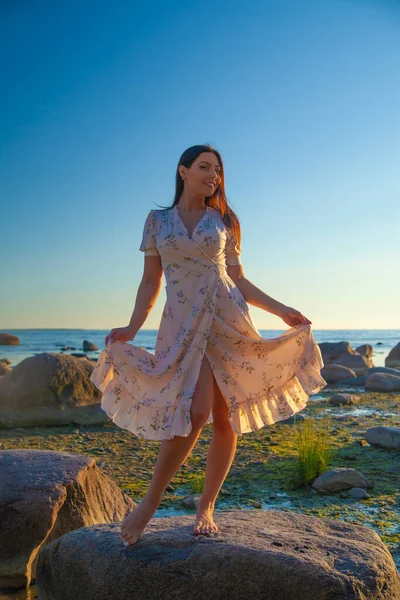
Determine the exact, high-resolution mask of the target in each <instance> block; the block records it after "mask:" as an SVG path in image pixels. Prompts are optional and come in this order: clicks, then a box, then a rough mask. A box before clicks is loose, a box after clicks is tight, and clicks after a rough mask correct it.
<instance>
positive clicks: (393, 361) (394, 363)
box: [385, 342, 400, 367]
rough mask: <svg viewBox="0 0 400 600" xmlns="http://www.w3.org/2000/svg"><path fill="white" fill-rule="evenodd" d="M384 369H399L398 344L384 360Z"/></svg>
mask: <svg viewBox="0 0 400 600" xmlns="http://www.w3.org/2000/svg"><path fill="white" fill-rule="evenodd" d="M385 367H400V342H399V343H398V344H397V346H395V347H394V348H392V349H391V351H390V352H389V354H388V355H387V357H386V358H385Z"/></svg>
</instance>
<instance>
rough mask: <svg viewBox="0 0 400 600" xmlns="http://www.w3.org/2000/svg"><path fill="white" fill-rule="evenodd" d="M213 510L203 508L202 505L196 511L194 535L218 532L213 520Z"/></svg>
mask: <svg viewBox="0 0 400 600" xmlns="http://www.w3.org/2000/svg"><path fill="white" fill-rule="evenodd" d="M213 511H214V509H213V508H209V507H208V508H201V507H200V505H199V506H198V508H197V511H196V523H195V526H194V529H193V533H194V535H199V534H203V535H204V534H207V533H213V532H216V531H219V530H218V527H217V525H216V524H215V523H214V519H213Z"/></svg>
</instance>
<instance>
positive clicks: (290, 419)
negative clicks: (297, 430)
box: [276, 413, 306, 425]
mask: <svg viewBox="0 0 400 600" xmlns="http://www.w3.org/2000/svg"><path fill="white" fill-rule="evenodd" d="M305 418H306V417H305V416H304V415H301V414H300V413H295V414H294V415H291V416H290V417H288V418H287V419H285V420H283V421H277V422H276V424H277V425H279V423H282V425H293V424H294V423H299V422H300V421H304V420H305Z"/></svg>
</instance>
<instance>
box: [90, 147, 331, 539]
mask: <svg viewBox="0 0 400 600" xmlns="http://www.w3.org/2000/svg"><path fill="white" fill-rule="evenodd" d="M240 239H241V235H240V225H239V221H238V219H237V217H236V215H235V213H234V212H233V211H232V209H230V207H229V206H228V203H227V200H226V196H225V192H224V171H223V163H222V159H221V156H220V154H219V153H218V152H217V151H216V150H215V149H214V148H212V147H211V146H208V145H196V146H192V147H190V148H188V149H187V150H186V151H185V152H184V153H183V154H182V156H181V157H180V159H179V162H178V167H177V172H176V193H175V198H174V202H173V205H172V206H171V207H169V208H166V209H161V210H151V211H150V212H149V214H148V216H147V219H146V222H145V225H144V229H143V238H142V243H141V245H140V250H141V251H143V252H144V253H145V261H144V262H145V264H144V274H143V278H142V281H141V283H140V286H139V290H138V294H137V299H136V304H135V308H134V311H133V314H132V317H131V320H130V323H129V325H128V326H127V327H121V328H115V329H112V330H111V332H110V333H109V334H108V335H107V337H106V338H105V343H106V348H105V349H104V350H103V351H102V352H101V353H100V356H99V360H98V362H97V364H96V367H95V368H94V370H93V372H92V375H91V380H92V381H93V383H95V385H96V386H97V387H98V388H99V389H100V390H101V391H102V392H103V397H102V403H101V407H102V409H103V410H104V411H105V412H107V414H108V415H109V416H110V418H111V419H112V420H113V421H114V423H115V424H116V425H118V426H119V427H121V428H124V429H127V430H129V431H131V432H132V433H134V434H135V435H137V436H138V437H140V438H142V439H148V440H162V444H161V448H160V451H159V455H158V458H157V461H156V464H155V469H154V474H153V477H152V480H151V483H150V486H149V489H148V491H147V492H146V494H145V496H144V497H143V499H142V501H141V502H140V504H139V505H138V506H137V507H136V508H135V509H134V510H133V511H132V512H131V513H130V514H129V515H128V516H127V517H126V518H125V519H124V521H123V522H122V526H121V537H122V539H123V541H124V543H125V545H126V546H129V545H132V544H134V543H135V542H136V541H137V540H138V539H139V538H140V536H141V534H142V532H143V529H144V528H145V526H146V524H147V523H148V521H149V520H150V519H151V517H152V516H153V514H154V512H155V511H156V509H157V507H158V505H159V503H160V501H161V498H162V494H163V492H164V490H165V488H166V487H167V485H168V484H169V482H170V480H171V479H172V478H173V476H174V475H175V473H176V472H177V470H178V469H179V467H180V466H181V465H182V463H183V462H184V461H185V460H186V458H187V457H188V456H189V455H190V453H191V451H192V449H193V447H194V445H195V443H196V440H197V438H198V436H199V434H200V432H201V430H202V428H203V426H204V425H205V424H206V423H212V424H213V434H212V439H211V443H210V447H209V451H208V457H207V465H206V475H205V483H204V490H203V493H202V495H201V499H200V503H199V505H198V508H197V512H196V519H195V524H194V529H193V533H194V534H195V535H197V534H207V533H209V532H213V531H218V527H217V525H216V524H215V522H214V520H213V512H214V506H215V502H216V499H217V496H218V493H219V491H220V489H221V487H222V484H223V482H224V480H225V478H226V476H227V474H228V472H229V469H230V467H231V464H232V461H233V457H234V455H235V450H236V442H237V436H238V434H243V433H247V432H250V431H256V430H257V429H259V428H261V427H263V426H264V425H267V424H271V423H274V422H276V421H279V420H283V419H286V418H288V417H289V416H290V415H293V414H294V413H296V412H298V411H300V410H302V409H303V408H304V407H305V406H306V402H307V400H308V395H309V394H311V393H316V392H317V391H319V390H320V389H321V388H322V387H324V386H325V385H326V381H325V380H324V379H323V378H322V377H321V374H320V369H321V367H322V366H323V362H322V357H321V353H320V351H319V348H318V346H317V344H316V342H315V340H314V337H313V334H312V332H311V327H310V326H311V321H310V320H309V319H307V318H306V317H305V316H304V315H302V314H301V313H300V312H299V311H298V310H295V309H294V308H291V307H289V306H285V305H284V304H282V303H281V302H278V301H277V300H274V299H273V298H271V297H270V296H267V295H266V294H265V293H264V292H262V291H261V290H260V289H258V288H257V287H256V286H255V285H253V284H252V283H251V282H250V281H249V280H248V279H246V277H245V275H244V272H243V267H242V263H241V259H240ZM163 273H164V274H165V277H166V281H167V285H166V293H167V300H166V303H165V307H164V310H163V313H162V319H161V323H160V328H159V331H158V336H157V342H156V348H155V354H152V353H150V352H147V351H146V350H145V349H143V348H138V347H136V346H134V345H132V344H127V343H126V342H127V341H128V340H131V339H133V338H134V337H135V335H136V333H137V332H138V331H139V329H140V327H141V326H142V324H143V323H144V321H145V320H146V318H147V316H148V315H149V313H150V311H151V310H152V308H153V306H154V304H155V302H156V299H157V297H158V295H159V292H160V287H161V279H162V275H163ZM247 303H249V304H252V305H254V306H258V307H259V308H263V309H264V310H266V311H268V312H270V313H273V314H275V315H277V316H279V317H280V318H281V319H282V320H283V321H284V323H286V324H287V325H289V326H290V327H291V328H290V329H288V330H287V331H286V332H285V333H283V334H282V335H280V336H278V337H276V338H272V339H264V338H262V336H261V334H260V333H259V332H258V330H257V328H256V326H255V325H254V322H253V320H252V317H251V315H250V312H249V307H248V305H247Z"/></svg>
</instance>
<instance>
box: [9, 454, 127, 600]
mask: <svg viewBox="0 0 400 600" xmlns="http://www.w3.org/2000/svg"><path fill="white" fill-rule="evenodd" d="M135 506H136V505H135V503H134V502H133V501H132V500H131V499H130V498H129V497H128V496H126V495H125V494H123V493H122V492H121V490H120V489H119V487H118V486H117V485H116V484H115V483H114V482H113V481H112V479H110V478H109V477H107V476H106V475H104V473H102V472H101V471H100V469H99V468H98V467H97V465H96V461H95V460H94V459H93V458H91V457H89V456H83V455H80V454H72V453H69V452H52V451H46V450H0V520H1V528H0V587H10V588H11V587H12V588H19V587H23V586H25V585H29V584H30V582H31V580H32V579H34V577H35V572H36V562H37V553H38V551H39V548H40V547H41V546H42V545H43V544H48V543H49V542H52V541H53V540H55V539H57V538H59V537H60V536H62V535H64V534H65V533H67V532H68V531H71V530H73V529H77V528H79V527H85V526H87V525H94V524H98V523H110V522H119V521H121V520H122V519H123V518H124V517H125V516H126V515H127V514H128V513H129V512H130V511H131V510H133V508H134V507H135ZM71 598H72V597H71Z"/></svg>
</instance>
